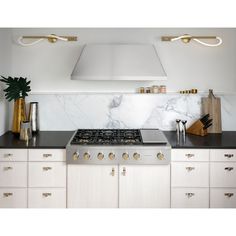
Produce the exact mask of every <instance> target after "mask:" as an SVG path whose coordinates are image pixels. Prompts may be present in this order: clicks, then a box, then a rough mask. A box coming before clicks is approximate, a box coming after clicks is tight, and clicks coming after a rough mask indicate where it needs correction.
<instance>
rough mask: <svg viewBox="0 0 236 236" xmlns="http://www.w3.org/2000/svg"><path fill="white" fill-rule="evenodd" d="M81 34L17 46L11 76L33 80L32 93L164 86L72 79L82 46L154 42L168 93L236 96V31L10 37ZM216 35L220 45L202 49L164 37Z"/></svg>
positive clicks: (95, 31) (114, 31)
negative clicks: (188, 91) (66, 39)
mask: <svg viewBox="0 0 236 236" xmlns="http://www.w3.org/2000/svg"><path fill="white" fill-rule="evenodd" d="M51 33H55V34H59V35H77V36H78V38H79V41H78V42H76V43H73V42H71V43H62V42H60V43H57V44H54V45H52V44H49V43H47V42H43V43H40V44H37V45H35V46H31V47H22V46H19V45H17V44H16V43H13V49H12V50H13V51H12V60H13V61H12V70H13V71H12V72H13V75H15V76H26V77H28V78H29V79H31V80H32V84H31V86H32V89H33V91H35V92H41V91H51V92H56V91H64V92H68V91H78V92H80V91H82V92H85V91H89V92H91V91H120V92H125V91H128V92H129V91H131V92H133V91H134V90H135V88H137V87H139V86H141V85H144V86H147V85H148V84H158V83H159V84H160V83H161V84H163V82H127V81H122V82H116V81H110V82H107V81H96V82H94V81H90V82H87V81H71V80H70V74H71V72H72V70H73V67H74V64H75V63H76V61H77V58H78V55H79V53H80V50H81V46H82V45H84V44H86V43H114V42H118V43H132V42H133V43H153V44H155V45H156V48H157V51H158V53H159V56H160V59H161V61H162V64H163V66H164V68H165V70H166V73H167V76H168V81H167V82H166V85H167V86H168V90H169V91H176V90H182V89H188V88H198V89H199V90H204V91H205V90H208V89H209V88H213V89H214V90H216V91H220V92H228V93H234V92H236V77H235V75H236V66H235V65H236V53H235V52H236V43H235V42H236V29H164V28H163V29H162V28H158V29H154V28H153V29H75V28H74V29H69V28H67V29H43V28H41V29H40V28H38V29H14V30H13V35H12V39H13V41H15V40H16V39H17V38H18V37H19V36H22V35H40V34H42V35H45V34H51ZM184 33H189V34H193V35H217V36H220V37H222V39H223V44H222V46H220V47H204V46H201V45H199V44H197V43H194V42H192V43H190V44H187V45H185V44H183V43H181V42H174V43H168V42H161V41H160V37H161V36H162V35H180V34H184Z"/></svg>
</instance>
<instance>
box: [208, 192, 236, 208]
mask: <svg viewBox="0 0 236 236" xmlns="http://www.w3.org/2000/svg"><path fill="white" fill-rule="evenodd" d="M210 207H211V208H236V188H210Z"/></svg>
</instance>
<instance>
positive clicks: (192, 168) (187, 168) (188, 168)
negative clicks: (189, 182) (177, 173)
mask: <svg viewBox="0 0 236 236" xmlns="http://www.w3.org/2000/svg"><path fill="white" fill-rule="evenodd" d="M186 170H187V171H192V170H195V167H190V166H188V167H186Z"/></svg>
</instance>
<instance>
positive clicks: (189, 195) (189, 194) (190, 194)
mask: <svg viewBox="0 0 236 236" xmlns="http://www.w3.org/2000/svg"><path fill="white" fill-rule="evenodd" d="M185 195H186V196H187V197H188V198H191V197H193V196H194V195H195V193H185Z"/></svg>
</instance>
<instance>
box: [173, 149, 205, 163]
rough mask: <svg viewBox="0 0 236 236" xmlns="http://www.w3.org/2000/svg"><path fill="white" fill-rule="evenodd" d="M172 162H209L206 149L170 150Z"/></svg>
mask: <svg viewBox="0 0 236 236" xmlns="http://www.w3.org/2000/svg"><path fill="white" fill-rule="evenodd" d="M171 160H172V161H190V162H191V161H206V162H207V161H209V150H207V149H172V150H171Z"/></svg>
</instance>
